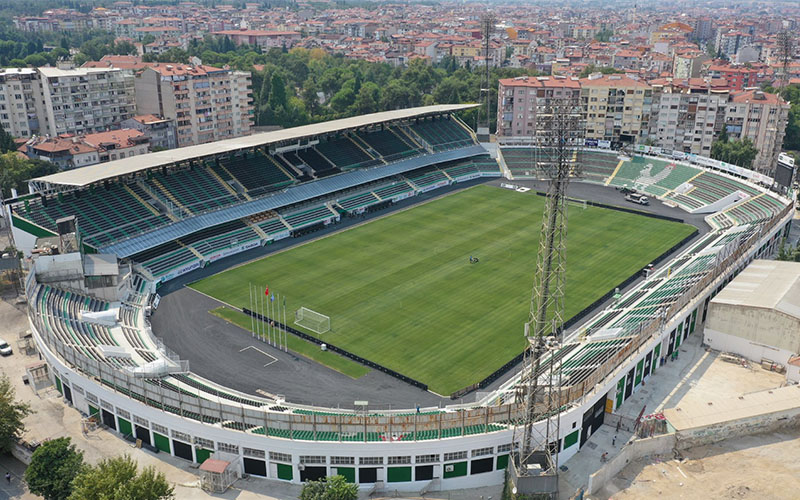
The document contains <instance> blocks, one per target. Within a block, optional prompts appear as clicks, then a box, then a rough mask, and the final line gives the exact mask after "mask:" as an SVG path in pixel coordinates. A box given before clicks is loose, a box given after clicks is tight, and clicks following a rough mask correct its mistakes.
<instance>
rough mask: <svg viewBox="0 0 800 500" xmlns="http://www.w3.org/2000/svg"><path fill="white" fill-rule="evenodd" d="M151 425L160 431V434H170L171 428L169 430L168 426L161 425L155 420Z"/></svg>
mask: <svg viewBox="0 0 800 500" xmlns="http://www.w3.org/2000/svg"><path fill="white" fill-rule="evenodd" d="M151 427H152V428H153V430H154V431H156V432H158V433H159V434H163V435H164V436H169V430H167V428H166V427H164V426H163V425H159V424H157V423H155V422H153V423H152V424H151Z"/></svg>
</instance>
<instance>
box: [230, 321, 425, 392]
mask: <svg viewBox="0 0 800 500" xmlns="http://www.w3.org/2000/svg"><path fill="white" fill-rule="evenodd" d="M242 312H243V313H245V314H247V315H248V316H252V317H254V318H256V319H258V320H260V321H264V322H269V321H271V320H270V318H269V317H267V316H264V315H261V314H258V313H255V312H253V311H251V310H250V309H247V308H243V309H242ZM275 326H276V327H277V328H282V329H284V330H286V331H287V332H289V333H291V334H292V335H296V336H298V337H300V338H301V339H304V340H308V341H309V342H313V343H314V344H316V345H322V344H325V345H326V346H327V349H328V350H329V351H333V352H335V353H337V354H341V355H342V356H345V357H348V358H350V359H352V360H353V361H356V362H358V363H361V364H362V365H364V366H368V367H370V368H373V369H375V370H378V371H382V372H383V373H385V374H387V375H391V376H392V377H394V378H396V379H398V380H402V381H403V382H405V383H407V384H410V385H413V386H414V387H419V388H420V389H422V390H423V391H427V390H428V385H427V384H423V383H422V382H420V381H419V380H415V379H413V378H411V377H407V376H405V375H403V374H402V373H399V372H396V371H394V370H392V369H391V368H386V367H385V366H383V365H380V364H378V363H375V362H374V361H370V360H368V359H365V358H362V357H361V356H359V355H357V354H353V353H352V352H350V351H346V350H344V349H342V348H341V347H336V346H335V345H333V344H331V343H329V342H327V341H322V340H320V339H318V338H316V337H314V336H312V335H309V334H307V333H303V332H301V331H300V330H297V329H295V328H292V327H291V326H288V325H284V324H283V323H281V322H279V321H275Z"/></svg>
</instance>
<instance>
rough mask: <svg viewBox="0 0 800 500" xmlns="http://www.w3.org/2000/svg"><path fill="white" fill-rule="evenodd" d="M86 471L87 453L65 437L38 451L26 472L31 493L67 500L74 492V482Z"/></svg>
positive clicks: (49, 499) (51, 499)
mask: <svg viewBox="0 0 800 500" xmlns="http://www.w3.org/2000/svg"><path fill="white" fill-rule="evenodd" d="M83 468H84V465H83V452H82V451H78V450H77V449H75V445H74V444H71V443H70V438H68V437H61V438H57V439H53V440H51V441H46V442H45V443H43V444H42V445H41V446H39V447H38V448H36V451H34V452H33V456H31V463H30V465H29V466H28V468H27V469H26V470H25V482H27V483H28V489H30V491H31V493H35V494H37V495H41V496H43V497H45V499H46V500H65V499H66V498H68V497H69V496H70V494H71V493H72V480H73V479H75V477H77V476H78V474H80V473H81V471H82V470H83Z"/></svg>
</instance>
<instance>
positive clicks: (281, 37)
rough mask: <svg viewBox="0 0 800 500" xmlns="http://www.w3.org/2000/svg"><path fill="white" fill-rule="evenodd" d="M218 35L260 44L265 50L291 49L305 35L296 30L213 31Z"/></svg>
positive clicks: (242, 42) (240, 43)
mask: <svg viewBox="0 0 800 500" xmlns="http://www.w3.org/2000/svg"><path fill="white" fill-rule="evenodd" d="M213 34H214V35H217V36H227V37H228V38H230V39H231V41H233V43H235V44H236V45H242V44H248V45H252V46H253V47H255V46H258V47H259V48H260V49H261V50H263V51H268V50H269V49H272V48H278V49H280V48H283V47H286V48H287V49H291V48H292V47H294V45H295V44H297V42H299V41H300V39H301V38H302V37H303V35H302V34H301V33H299V32H296V31H265V30H248V29H238V30H224V31H217V32H215V33H213Z"/></svg>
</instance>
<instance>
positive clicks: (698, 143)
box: [649, 78, 730, 156]
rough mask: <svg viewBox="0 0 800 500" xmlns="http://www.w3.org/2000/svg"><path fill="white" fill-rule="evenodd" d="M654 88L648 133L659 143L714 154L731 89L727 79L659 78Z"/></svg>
mask: <svg viewBox="0 0 800 500" xmlns="http://www.w3.org/2000/svg"><path fill="white" fill-rule="evenodd" d="M649 83H650V86H651V88H652V90H653V105H652V107H651V113H650V131H649V137H650V139H651V140H653V141H654V142H655V145H656V146H659V147H662V148H666V149H671V150H674V151H683V152H684V153H694V154H697V155H702V156H710V155H711V144H712V143H713V142H714V138H715V137H716V135H717V134H718V133H719V132H720V131H721V130H722V126H723V123H724V120H725V111H726V109H727V102H728V96H729V93H730V91H729V90H728V87H727V82H726V81H725V80H724V79H718V80H704V79H702V78H689V79H672V78H669V79H666V78H662V79H658V80H652V81H650V82H649Z"/></svg>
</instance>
